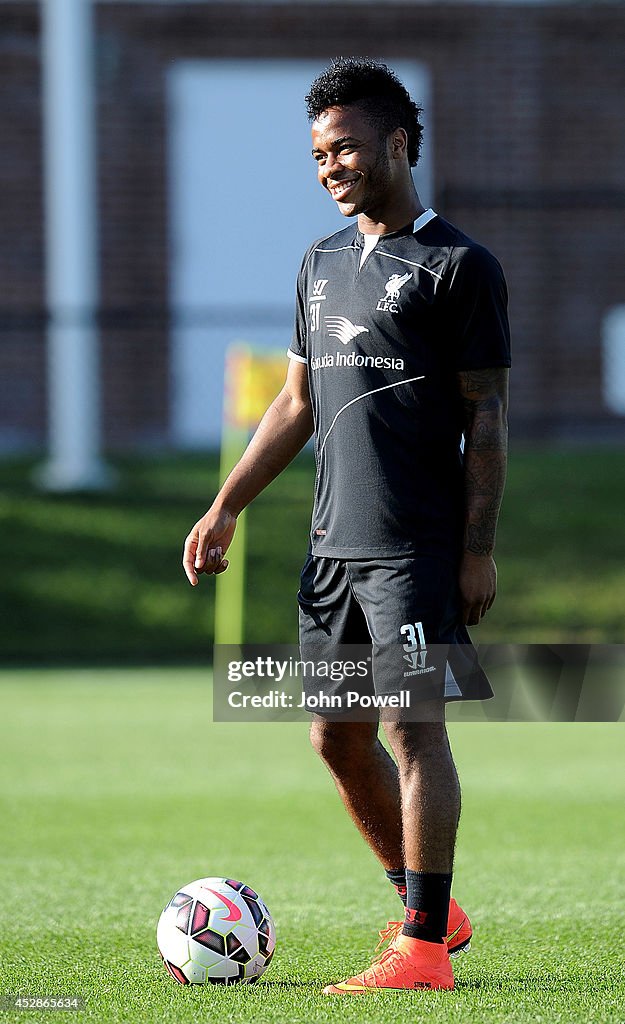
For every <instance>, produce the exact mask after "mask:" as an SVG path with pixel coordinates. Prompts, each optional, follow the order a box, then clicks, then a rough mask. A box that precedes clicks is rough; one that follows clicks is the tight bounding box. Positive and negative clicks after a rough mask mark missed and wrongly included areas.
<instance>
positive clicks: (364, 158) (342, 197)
mask: <svg viewBox="0 0 625 1024" xmlns="http://www.w3.org/2000/svg"><path fill="white" fill-rule="evenodd" d="M396 136H397V138H395V137H396ZM403 139H405V132H403V130H402V129H398V130H397V132H394V133H392V134H391V135H389V136H388V137H386V136H382V135H380V132H379V130H378V128H377V127H376V125H375V124H373V123H372V122H371V121H370V120H369V119H368V118H367V117H366V116H365V114H364V113H363V112H362V110H360V109H359V107H358V106H346V107H329V108H328V109H327V110H324V111H323V113H321V114H320V115H319V117H318V118H317V119H316V120H315V121H314V122H313V126H312V142H313V151H312V152H313V157H314V159H315V160H316V161H317V177H318V179H319V182H320V183H321V185H322V186H323V187H324V188H325V189H327V190H328V192H329V193H330V195H331V196H332V198H333V199H334V200H335V201H336V203H337V204H338V207H339V210H340V211H341V213H342V214H343V216H345V217H354V216H355V215H356V214H364V215H365V216H367V217H368V218H369V219H371V220H372V221H374V222H375V221H382V220H383V219H384V213H385V211H386V210H387V209H388V208H389V207H391V206H392V205H393V203H394V188H395V185H396V183H397V181H398V179H399V176H400V175H403V176H405V168H404V167H403V164H405V167H406V168H407V167H408V163H407V160H406V159H405V152H404V154H403V157H404V158H403V161H402V159H401V156H402V154H401V153H399V151H398V147H397V142H399V144H400V146H399V148H400V149H401V143H402V140H403Z"/></svg>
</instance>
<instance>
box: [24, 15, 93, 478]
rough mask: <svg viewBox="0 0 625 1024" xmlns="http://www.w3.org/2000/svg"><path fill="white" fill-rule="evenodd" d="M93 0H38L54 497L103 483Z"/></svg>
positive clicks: (44, 473)
mask: <svg viewBox="0 0 625 1024" xmlns="http://www.w3.org/2000/svg"><path fill="white" fill-rule="evenodd" d="M91 14H92V12H91V0H41V18H42V65H43V116H44V174H45V211H46V298H47V305H48V310H49V313H50V324H49V328H48V405H49V456H48V461H47V462H46V464H45V465H44V466H43V467H42V468H41V470H40V471H39V473H38V480H39V482H40V484H41V485H42V486H44V487H47V488H49V489H53V490H79V489H85V488H87V489H93V488H98V487H103V486H105V485H106V484H107V483H108V482H109V480H110V473H109V472H108V471H107V469H106V467H105V466H104V465H103V463H102V462H101V461H100V455H99V450H100V395H99V381H98V334H97V326H96V319H95V313H96V310H97V306H98V262H97V224H96V180H95V173H96V161H95V107H94V101H93V35H92V24H91Z"/></svg>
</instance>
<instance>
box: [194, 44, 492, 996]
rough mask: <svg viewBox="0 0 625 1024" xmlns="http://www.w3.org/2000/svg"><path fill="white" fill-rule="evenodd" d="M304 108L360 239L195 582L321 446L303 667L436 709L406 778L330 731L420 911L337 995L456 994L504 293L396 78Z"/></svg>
mask: <svg viewBox="0 0 625 1024" xmlns="http://www.w3.org/2000/svg"><path fill="white" fill-rule="evenodd" d="M307 102H308V113H309V116H310V118H311V120H312V141H313V151H312V152H313V157H314V159H315V161H316V162H317V173H318V178H319V182H320V183H321V185H322V186H323V187H324V188H325V189H326V190H327V191H328V193H329V195H330V197H331V198H332V199H333V200H334V201H335V202H336V203H337V205H338V207H339V210H340V211H341V213H342V214H343V215H344V216H346V217H357V221H356V223H355V224H352V225H350V226H348V227H347V228H345V229H344V230H342V231H339V232H337V233H336V234H334V235H332V236H331V237H330V238H325V239H322V240H320V241H318V242H315V243H314V245H313V246H311V248H310V249H309V251H308V252H307V254H306V256H305V258H304V261H303V264H302V268H301V271H300V274H299V278H298V287H297V312H296V326H295V333H294V337H293V341H292V344H291V347H290V349H289V353H288V355H289V357H290V365H289V369H288V372H287V377H286V383H285V385H284V388H283V389H282V391H281V392H280V394H279V395H278V397H277V398H276V399H275V401H274V402H273V403H272V404H271V406H270V407H269V409H268V410H267V412H266V414H265V416H264V418H263V420H262V422H261V424H260V426H259V428H258V430H257V432H256V434H255V435H254V437H253V439H252V441H251V442H250V445H249V447H248V449H247V451H246V452H245V454H244V455H243V457H242V459H241V461H240V462H239V464H238V465H237V466H236V467H235V469H234V470H233V472H232V473H231V475H230V477H229V478H228V480H227V481H226V483H225V484H224V486H223V487H222V489H221V491H220V493H219V494H218V496H217V498H216V500H215V502H214V504H213V505H212V507H211V508H210V509H209V511H208V512H207V513H206V514H205V515H204V516H203V517H202V519H200V520H199V522H198V523H196V525H195V526H194V527H193V530H192V531H191V533H190V534H189V536H188V537H187V540H186V544H185V555H184V566H185V571H186V573H187V576H188V578H189V580H190V582H191V583H192V584H193V585H195V584H197V582H198V575H199V574H200V573H208V574H211V573H219V572H223V571H224V570H225V569H226V568H227V564H228V563H227V560H226V559H225V558H224V555H225V553H226V551H227V548H228V546H229V544H230V542H231V540H232V536H233V534H234V530H235V526H236V518H237V516H238V514H239V513H240V512H241V511H242V509H243V508H245V507H246V506H247V505H248V504H249V503H250V502H251V501H252V500H253V499H254V498H255V497H256V495H257V494H259V493H260V491H261V490H262V489H263V488H264V487H266V486H267V484H269V483H270V481H271V480H273V479H274V478H275V477H276V476H277V475H278V474H279V473H280V472H281V471H282V470H283V469H284V468H285V466H286V465H287V464H288V463H289V462H290V461H291V459H292V458H293V457H294V456H295V455H296V454H297V452H299V451H300V449H301V448H302V447H303V445H304V444H305V443H306V441H307V440H308V439H309V437H310V436H311V434H312V433H314V435H315V446H316V458H317V481H316V488H315V502H314V509H313V520H312V528H311V547H310V553H309V556H308V558H307V561H306V564H305V566H304V569H303V571H302V578H301V586H300V593H299V595H298V600H299V605H300V643H301V648H302V657H303V658H306V656H307V654H308V653H309V652H317V653H318V652H319V651H320V650H322V649H324V645H325V648H326V649H327V646H328V644H331V645H332V646H333V647H336V645H341V644H355V643H363V642H365V641H366V642H368V643H370V644H372V645H373V671H374V685H375V688H376V690H378V688H382V689H384V688H386V690H387V691H388V689H389V686H390V688H391V690H393V689H394V690H396V691H397V690H399V689H400V688H401V687H402V686H403V685H405V677H406V676H410V677H416V679H417V688H418V687H420V688H421V689H420V691H419V692H418V700H419V711H418V714H417V715H416V716H414V717H418V719H419V720H418V721H412V720H406V719H404V718H401V717H400V716H397V717H396V718H395V719H394V720H392V719H390V718H389V720H385V721H384V729H385V732H386V734H387V737H388V741H389V744H390V747H391V749H392V752H393V755H394V757H393V758H392V757H391V756H390V755H389V754H388V753H387V751H386V749H385V748H384V746H383V745H382V744H381V743H380V741H379V739H378V722H377V721H353V720H351V719H349V718H348V716H344V717H343V718H341V716H340V715H333V716H326V717H323V716H321V715H314V716H313V721H312V727H311V740H312V743H313V746H314V747H315V749H316V750H317V751H318V753H319V754H320V756H321V757H322V758H323V760H324V761H325V763H326V764H327V766H328V768H329V770H330V772H331V773H332V776H333V778H334V781H335V783H336V786H337V788H338V791H339V793H340V795H341V798H342V800H343V803H344V805H345V807H346V809H347V811H348V812H349V814H350V815H351V817H352V819H353V821H354V823H355V824H356V826H357V828H358V829H359V830H360V833H361V834H362V836H363V837H364V839H365V840H366V841H367V843H368V844H369V846H370V847H371V849H372V850H373V852H374V853H375V854H376V856H377V857H378V859H379V860H380V862H381V864H382V866H383V867H384V868H385V870H386V873H387V875H388V877H389V879H390V880H391V882H392V883H393V884H394V885H395V887H396V889H397V892H398V894H399V896H400V897H401V899H402V901H403V902H404V904H405V917H404V921H403V922H395V923H394V922H389V925H388V926H387V929H386V930H385V931H383V932H382V933H381V935H383V936H384V937H387V938H388V940H389V945H388V947H387V949H386V950H385V951H384V952H383V953H382V954H381V955H380V956H379V957H378V958H377V959H376V960H374V962H373V964H372V965H371V966H370V967H369V968H367V969H366V970H364V971H363V972H362V973H361V974H358V975H356V976H355V977H353V978H349V979H348V980H346V981H342V982H338V983H336V984H333V985H329V986H328V987H327V988H326V989H325V990H324V991H325V992H326V993H328V994H336V995H351V994H357V993H362V992H366V991H370V990H375V989H379V988H390V989H415V988H424V989H438V988H443V989H449V988H453V984H454V981H453V973H452V969H451V963H450V959H449V956H450V954H453V953H455V952H458V951H460V950H462V949H463V948H466V947H467V946H468V943H469V940H470V938H471V925H470V923H469V920H468V918H467V916H466V915H465V914H464V912H463V911H462V910H461V909H460V907H459V906H458V904H457V903H456V902H455V901H454V900H453V899H451V898H450V889H451V879H452V867H453V855H454V843H455V837H456V830H457V824H458V818H459V813H460V788H459V784H458V778H457V775H456V770H455V766H454V763H453V759H452V756H451V752H450V749H449V743H448V739H447V733H446V729H445V712H444V707H445V700H446V699H449V698H450V697H452V698H455V699H471V698H482V697H486V696H490V694H491V690H490V687H489V685H488V682H487V680H486V679H485V677H484V676H483V674H482V673H481V671H480V670H479V667H478V666H477V665H475V663H474V664H473V667H472V668H470V669H469V670H468V671H465V672H464V673H463V672H462V671H460V672H458V671H457V670H456V674H454V671H453V665H454V664H456V665H457V664H458V658H457V657H456V658H455V659H454V658H453V657H452V654H454V653H455V655H462V654H463V653H464V654H465V655H467V654H469V652H471V651H472V648H471V645H470V640H469V636H468V633H467V630H466V626H467V625H475V624H477V623H478V622H479V621H480V619H481V618H482V616H483V615H484V614H485V613H486V612H487V611H488V609H489V608H490V607H491V605H492V603H493V601H494V599H495V592H496V576H497V574H496V568H495V563H494V561H493V549H494V545H495V531H496V526H497V518H498V514H499V507H500V503H501V498H502V494H503V487H504V481H505V468H506V437H507V432H506V409H507V376H508V371H507V367H508V366H509V365H510V354H509V352H510V349H509V331H508V322H507V314H506V305H507V295H506V286H505V281H504V277H503V273H502V270H501V267H500V266H499V264H498V262H497V260H496V259H495V258H494V257H493V256H492V255H491V254H490V253H489V252H488V251H487V250H486V249H484V248H483V247H482V246H480V245H478V244H477V243H475V242H474V241H472V240H471V239H470V238H468V237H467V236H466V235H464V234H463V233H462V232H461V231H459V230H458V229H457V228H455V227H453V226H452V225H451V224H449V223H448V222H446V221H445V220H443V218H441V217H439V216H437V214H436V213H434V211H433V210H424V208H423V206H422V204H421V202H420V200H419V197H418V195H417V193H416V191H415V188H414V184H413V179H412V174H411V170H410V169H411V167H412V166H414V165H415V164H416V162H417V159H418V155H419V148H420V142H421V134H422V128H421V125H420V123H419V114H420V110H419V108H418V107H417V106H416V105H415V104H414V103H413V102H412V100H411V99H410V97H409V95H408V93H407V92H406V90H405V88H404V87H403V85H402V84H401V83H400V82H399V80H398V79H397V78H396V76H395V75H394V74H393V72H392V71H390V70H389V69H388V68H387V67H386V66H385V65H381V64H378V63H375V62H373V61H368V60H357V59H347V60H344V59H340V60H337V61H334V62H333V63H332V64H331V65H330V67H329V68H327V69H326V70H325V71H324V72H323V73H322V74H321V75H320V76H319V77H318V78H317V79H316V80H315V82H314V83H313V85H312V87H311V91H310V94H309V96H308V97H307ZM463 439H464V440H463ZM428 645H435V648H436V645H446V648H447V649H448V651H449V665H451V666H452V669H450V668H449V666H444V667H443V668H441V666H440V664H439V665H438V666H436V665H435V667H434V670H433V671H431V672H430V673H429V674H426V671H425V670H424V669H425V665H426V661H425V659H426V658H427V657H428V653H429V648H428ZM447 645H448V646H447ZM434 660H436V659H434ZM460 661H462V657H460ZM470 661H471V659H470V658H469V662H470ZM411 681H414V680H411ZM348 683H349V684H350V685H351V686H353V680H352V681H349V680H348ZM318 685H319V680H317V681H316V686H317V687H318ZM330 689H331V690H332V692H334V693H336V692H337V691H340V689H341V684H340V683H338V684H331V685H330Z"/></svg>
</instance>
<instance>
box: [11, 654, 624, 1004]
mask: <svg viewBox="0 0 625 1024" xmlns="http://www.w3.org/2000/svg"><path fill="white" fill-rule="evenodd" d="M0 706H1V708H2V714H1V715H0V797H1V804H0V821H1V822H2V843H1V845H0V857H1V862H2V863H1V877H2V899H1V901H0V964H1V967H0V979H1V987H2V991H3V992H4V993H7V992H9V993H21V994H24V995H26V994H30V995H35V996H36V995H49V996H60V995H76V996H81V997H83V998H84V999H85V1009H84V1010H83V1011H81V1012H78V1013H60V1012H55V1013H50V1012H31V1011H28V1012H27V1011H14V1012H10V1013H6V1014H4V1019H9V1020H15V1021H22V1020H23V1021H40V1020H46V1021H51V1020H55V1021H59V1022H60V1021H62V1020H68V1021H73V1022H77V1024H80V1022H89V1024H91V1022H102V1024H105V1022H106V1024H114V1022H117V1021H128V1022H154V1024H156V1022H172V1024H187V1022H189V1024H191V1022H206V1024H209V1022H210V1024H213V1022H215V1024H222V1022H233V1024H235V1022H236V1024H247V1022H249V1021H257V1022H260V1024H264V1022H267V1024H269V1022H272V1024H273V1022H276V1024H286V1022H289V1024H290V1022H298V1024H299V1022H302V1024H303V1022H318V1021H319V1022H321V1021H323V1022H325V1021H343V1020H346V1021H358V1022H360V1021H363V1022H365V1021H366V1022H372V1021H373V1022H378V1021H379V1022H387V1021H388V1022H391V1021H392V1022H397V1021H403V1020H410V1021H424V1022H425V1021H427V1022H428V1024H439V1022H440V1024H442V1022H454V1024H458V1022H466V1024H479V1022H502V1024H503V1022H505V1024H510V1022H526V1021H527V1022H534V1021H536V1022H543V1021H544V1022H546V1024H559V1022H570V1024H581V1022H595V1021H596V1022H599V1021H605V1022H608V1021H609V1022H614V1024H616V1022H623V1021H624V1020H625V980H624V974H625V972H624V968H625V959H624V955H623V943H622V934H623V888H624V870H623V869H624V867H625V852H624V844H623V806H624V805H625V799H624V798H625V771H624V767H625V747H624V744H623V737H624V732H623V726H622V725H620V724H614V725H595V724H592V725H575V724H561V725H560V724H555V725H552V724H549V725H546V724H545V725H540V724H539V725H534V724H490V723H488V724H456V725H453V726H452V727H451V735H452V743H453V746H454V750H455V753H456V758H457V761H458V765H459V769H460V772H461V778H462V782H463V790H464V794H463V797H464V807H463V816H462V822H461V829H460V836H459V845H458V854H457V863H456V883H455V893H456V896H457V897H458V899H459V900H460V901H461V902H462V904H463V905H464V906H465V907H466V909H467V910H468V911H469V913H470V914H471V916H472V918H473V919H474V925H475V936H474V944H473V951H472V952H471V954H470V955H469V956H465V957H463V958H461V959H460V960H459V961H456V964H457V969H456V984H457V987H456V990H455V991H454V992H452V993H423V992H415V993H380V994H377V995H372V996H367V997H362V998H360V999H352V1000H346V999H334V1000H332V999H329V998H328V997H323V996H321V995H320V990H321V987H322V986H323V985H324V984H325V983H327V982H329V981H332V980H336V979H338V978H341V977H342V976H345V975H346V974H347V973H348V972H351V971H354V970H357V969H360V968H362V967H364V966H365V965H366V963H367V961H368V958H369V957H370V955H371V952H372V949H373V947H374V946H375V942H376V939H377V935H376V930H377V929H378V928H380V927H382V926H383V925H384V924H385V922H386V920H387V918H388V917H392V916H395V915H396V914H397V911H398V908H399V903H398V901H397V898H396V897H395V896H394V894H393V893H392V891H391V888H390V886H389V884H388V882H387V881H386V879H385V878H384V876H383V874H382V872H381V870H380V869H379V868H378V866H377V865H376V863H375V862H374V860H373V858H372V856H371V855H370V854H369V852H368V851H367V850H366V848H365V846H364V845H363V844H362V842H361V840H360V839H359V837H358V836H357V835H356V833H355V830H354V829H353V827H352V826H351V824H350V823H349V822H348V820H347V817H346V815H345V814H344V812H343V810H342V808H341V807H340V804H339V801H338V797H337V796H336V794H335V792H334V790H333V787H332V785H331V782H330V779H329V777H328V776H327V775H326V772H325V769H324V768H323V766H322V765H321V764H320V763H318V762H317V760H316V758H315V755H314V754H313V752H312V751H311V750H310V748H309V746H308V742H307V737H306V727H305V726H304V725H302V724H295V725H286V724H265V725H252V724H219V725H216V724H213V723H212V722H211V707H210V689H209V676H208V672H202V671H199V670H190V669H184V670H173V669H167V670H160V671H156V670H152V669H150V670H148V669H135V670H132V671H126V670H93V671H86V670H84V671H83V670H80V671H79V670H73V671H71V672H63V671H60V670H54V671H51V670H50V671H41V672H35V671H32V672H27V671H22V672H18V671H16V672H5V673H4V674H3V675H2V676H0ZM210 874H214V875H221V874H224V875H226V874H227V875H233V876H235V877H236V876H238V877H241V878H243V879H244V880H245V881H247V882H249V883H250V884H251V885H252V886H254V887H255V888H257V889H258V890H259V891H260V893H261V894H262V895H263V897H264V899H265V900H266V902H267V903H268V905H269V907H270V909H271V910H272V912H273V914H274V917H275V920H276V926H277V932H278V946H277V951H276V956H275V957H274V961H273V963H272V965H271V967H270V968H269V970H268V971H267V973H266V975H265V976H264V978H263V979H262V981H261V982H260V983H259V984H258V985H257V986H252V987H250V988H245V987H236V986H235V987H233V988H229V989H223V988H221V987H219V988H217V987H215V988H214V987H211V986H206V987H203V988H202V987H198V988H195V987H193V988H191V987H189V988H182V987H180V986H178V985H176V984H175V983H174V982H173V981H172V980H171V979H170V978H169V977H168V976H167V975H166V973H165V971H164V969H163V967H162V965H161V963H160V959H159V957H158V954H157V951H156V946H155V926H156V921H157V919H158V916H159V913H160V911H161V909H162V907H163V906H164V904H165V902H166V901H167V899H168V898H169V897H170V896H171V894H173V892H174V891H175V889H176V888H177V887H178V886H179V885H181V884H183V883H184V882H187V881H190V880H191V879H193V878H196V877H199V876H201V875H210Z"/></svg>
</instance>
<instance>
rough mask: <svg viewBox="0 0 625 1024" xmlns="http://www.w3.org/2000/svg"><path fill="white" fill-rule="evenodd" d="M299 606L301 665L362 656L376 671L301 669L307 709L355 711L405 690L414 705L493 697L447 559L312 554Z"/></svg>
mask: <svg viewBox="0 0 625 1024" xmlns="http://www.w3.org/2000/svg"><path fill="white" fill-rule="evenodd" d="M298 603H299V636H300V656H301V659H302V661H303V662H304V663H318V662H319V661H325V662H327V661H330V662H332V663H339V662H341V661H343V660H347V661H349V662H352V661H355V660H357V661H360V660H361V659H360V658H359V657H358V655H361V656H362V657H367V655H366V654H365V652H369V655H368V656H369V663H370V665H371V669H372V671H369V672H368V674H367V676H365V675H364V673H356V674H346V675H341V673H340V671H335V672H334V673H332V675H330V676H328V677H327V678H325V679H324V678H323V677H322V676H320V675H319V673H318V672H316V671H312V672H311V674H310V675H309V674H308V673H305V674H304V682H303V689H304V694H305V696H306V698H307V708H308V710H310V711H316V712H318V713H320V714H323V713H324V712H325V711H331V712H332V713H336V712H339V713H340V712H344V711H349V710H352V711H358V710H359V709H361V708H362V707H363V705H364V707H367V708H369V707H371V706H372V704H371V699H372V698H374V697H377V699H378V701H379V699H380V697H383V696H384V695H391V694H401V693H404V692H406V691H409V692H410V694H411V696H410V699H409V703H410V706H411V707H415V705H416V703H417V702H420V701H430V700H443V699H444V700H485V699H487V698H489V697H492V696H493V691H492V689H491V686H490V683H489V682H488V679H487V677H486V675H485V673H484V671H483V670H482V669H481V667H480V665H479V663H478V660H477V654H476V651H475V648H474V647H473V645H472V643H471V639H470V637H469V634H468V632H467V629H466V627H465V626H463V625H462V624H461V622H460V595H459V592H458V582H457V569H456V568H455V566H454V565H452V564H451V563H449V562H447V561H444V560H443V559H439V558H433V557H427V556H415V557H412V558H374V559H368V560H366V561H356V560H352V559H349V560H341V559H334V558H319V557H317V556H314V555H310V554H309V555H308V558H307V559H306V562H305V564H304V568H303V569H302V574H301V579H300V590H299V593H298ZM356 692H357V693H359V694H360V695H362V697H363V698H364V700H363V701H360V702H359V701H357V700H356V699H355V698H354V700H353V701H352V702H351V704H350V706H346V695H347V694H348V693H356ZM320 693H323V694H325V695H327V696H328V697H335V698H336V700H335V701H334V702H333V704H332V705H331V707H324V706H319V704H318V703H317V701H318V696H319V694H320ZM309 698H310V700H309ZM373 706H375V704H374V705H373ZM377 706H378V707H384V706H385V705H384V704H383V703H382V704H380V703H378V705H377ZM415 717H418V716H417V715H415Z"/></svg>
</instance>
